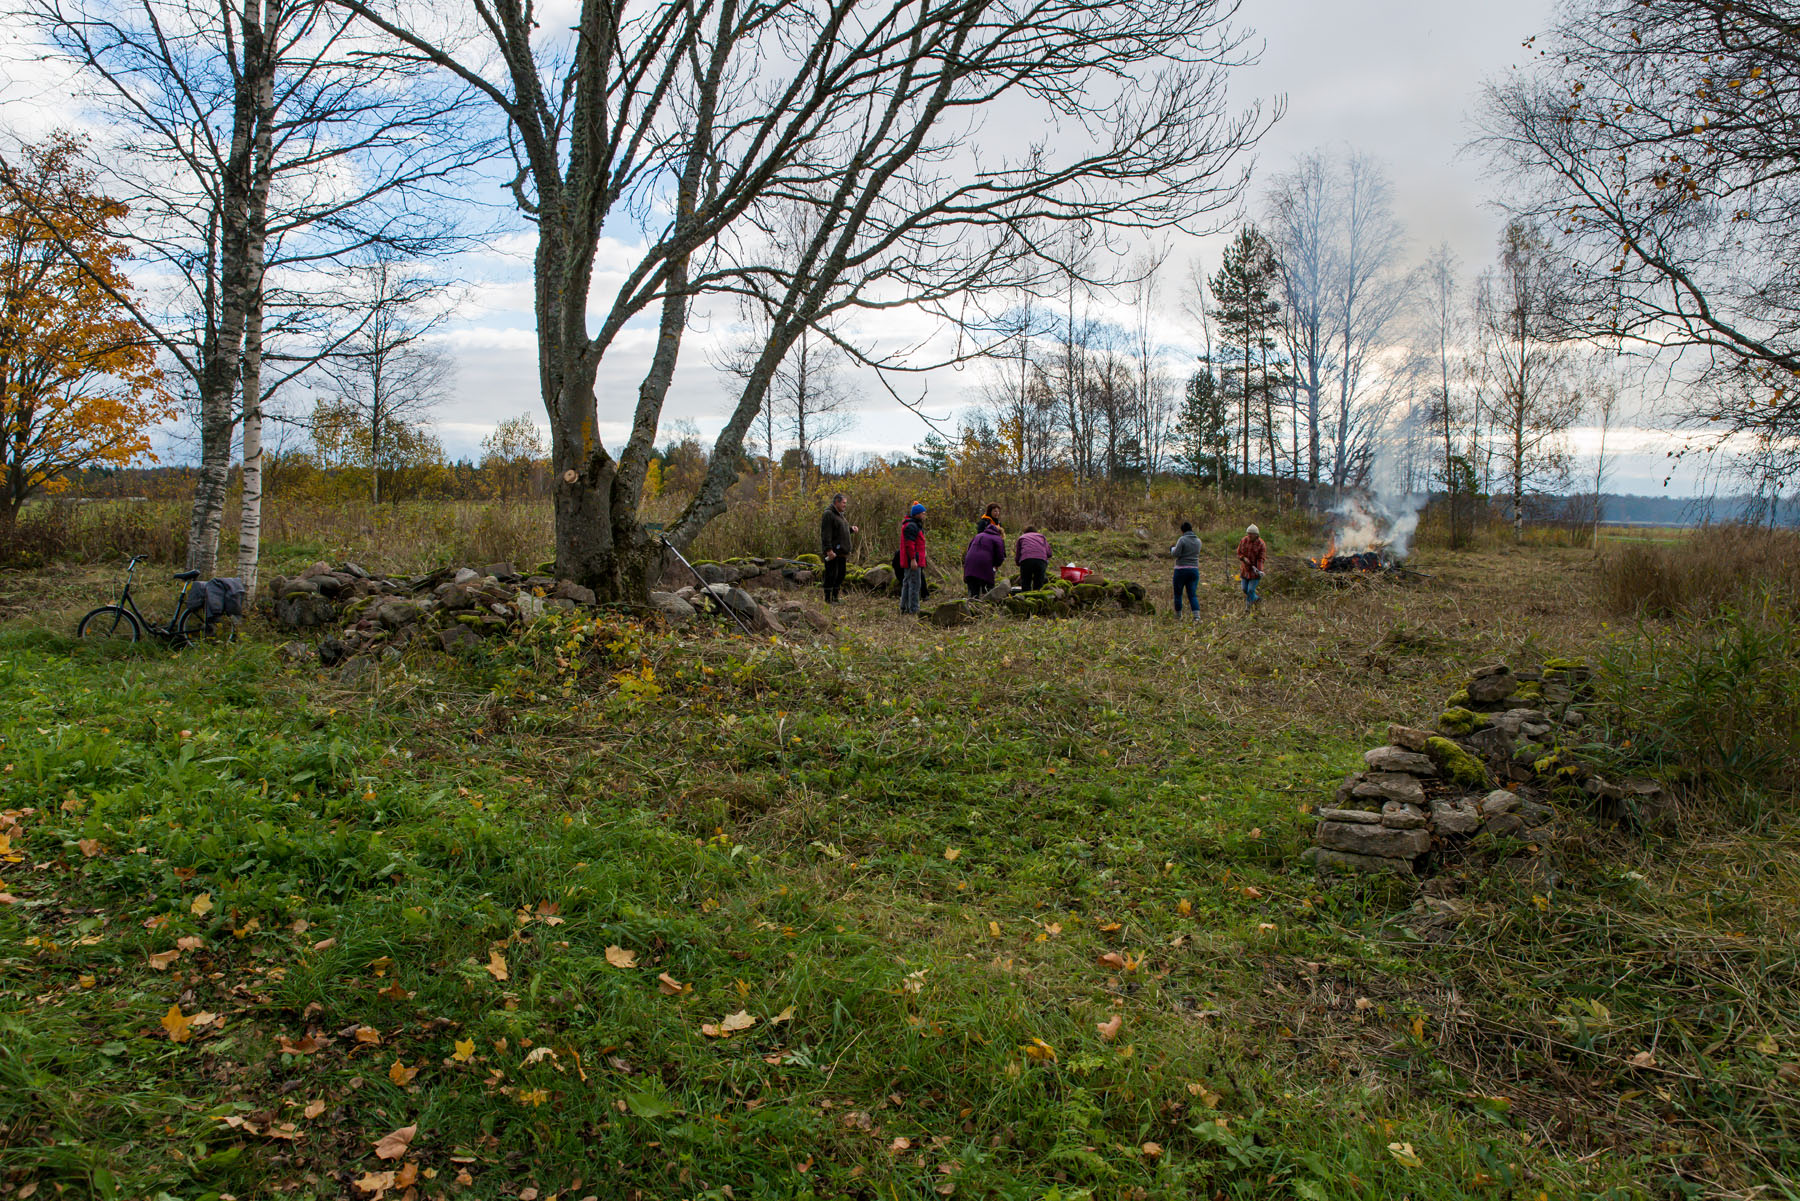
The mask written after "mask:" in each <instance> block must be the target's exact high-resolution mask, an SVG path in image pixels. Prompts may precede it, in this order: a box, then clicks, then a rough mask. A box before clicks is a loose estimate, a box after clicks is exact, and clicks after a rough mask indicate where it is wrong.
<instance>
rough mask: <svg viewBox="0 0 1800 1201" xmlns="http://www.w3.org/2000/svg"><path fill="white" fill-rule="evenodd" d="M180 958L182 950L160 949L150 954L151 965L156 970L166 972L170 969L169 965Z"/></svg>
mask: <svg viewBox="0 0 1800 1201" xmlns="http://www.w3.org/2000/svg"><path fill="white" fill-rule="evenodd" d="M180 958H181V952H180V951H158V952H157V953H156V954H154V955H152V956H150V966H151V967H152V968H153V969H155V970H156V971H159V972H166V971H168V970H169V965H170V964H171V963H174V962H175V961H176V960H177V959H180Z"/></svg>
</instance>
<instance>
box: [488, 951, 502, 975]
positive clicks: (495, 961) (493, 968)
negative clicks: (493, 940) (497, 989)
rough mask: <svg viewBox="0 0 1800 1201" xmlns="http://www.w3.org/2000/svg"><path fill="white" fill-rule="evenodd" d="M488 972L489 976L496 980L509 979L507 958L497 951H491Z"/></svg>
mask: <svg viewBox="0 0 1800 1201" xmlns="http://www.w3.org/2000/svg"><path fill="white" fill-rule="evenodd" d="M487 970H488V975H490V976H492V977H493V978H494V979H496V980H505V979H506V978H507V972H506V956H504V955H502V954H501V953H500V952H499V951H498V950H497V949H496V950H492V951H489V952H488V961H487Z"/></svg>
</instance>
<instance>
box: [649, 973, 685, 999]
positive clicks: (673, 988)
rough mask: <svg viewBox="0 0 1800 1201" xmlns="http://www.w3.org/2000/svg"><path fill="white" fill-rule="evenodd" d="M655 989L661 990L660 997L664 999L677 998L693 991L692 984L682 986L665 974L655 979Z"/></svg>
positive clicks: (679, 982)
mask: <svg viewBox="0 0 1800 1201" xmlns="http://www.w3.org/2000/svg"><path fill="white" fill-rule="evenodd" d="M656 987H657V988H658V989H660V990H662V995H663V996H665V997H679V996H680V995H681V994H682V993H688V992H693V991H694V986H693V985H692V984H683V983H682V982H681V981H679V980H677V979H676V978H675V977H673V976H671V975H669V973H667V972H664V973H663V974H662V975H660V976H658V977H657V978H656Z"/></svg>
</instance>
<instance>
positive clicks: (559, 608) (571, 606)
mask: <svg viewBox="0 0 1800 1201" xmlns="http://www.w3.org/2000/svg"><path fill="white" fill-rule="evenodd" d="M544 608H546V609H548V610H550V612H552V613H573V612H575V610H576V608H577V606H576V604H575V602H574V601H572V600H564V599H563V598H562V597H560V596H553V597H551V598H549V599H548V600H546V601H545V602H544Z"/></svg>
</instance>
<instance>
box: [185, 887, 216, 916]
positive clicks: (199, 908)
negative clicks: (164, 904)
mask: <svg viewBox="0 0 1800 1201" xmlns="http://www.w3.org/2000/svg"><path fill="white" fill-rule="evenodd" d="M212 908H213V902H212V893H210V892H203V893H201V894H200V895H199V896H197V897H195V898H194V903H193V904H192V905H189V906H188V909H189V911H190V912H192V913H193V915H194V916H195V917H205V916H206V915H207V914H209V913H211V912H212Z"/></svg>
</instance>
